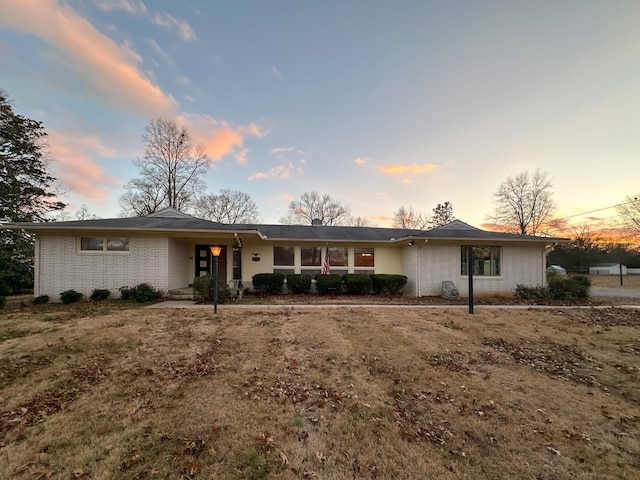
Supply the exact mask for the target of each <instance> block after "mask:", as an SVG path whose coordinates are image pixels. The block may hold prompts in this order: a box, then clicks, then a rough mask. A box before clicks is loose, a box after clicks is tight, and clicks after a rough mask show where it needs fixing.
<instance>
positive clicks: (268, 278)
mask: <svg viewBox="0 0 640 480" xmlns="http://www.w3.org/2000/svg"><path fill="white" fill-rule="evenodd" d="M252 280H253V290H254V291H255V292H256V293H259V294H261V295H277V294H278V293H282V285H283V284H284V275H283V274H282V273H257V274H255V275H254V276H253V277H252Z"/></svg>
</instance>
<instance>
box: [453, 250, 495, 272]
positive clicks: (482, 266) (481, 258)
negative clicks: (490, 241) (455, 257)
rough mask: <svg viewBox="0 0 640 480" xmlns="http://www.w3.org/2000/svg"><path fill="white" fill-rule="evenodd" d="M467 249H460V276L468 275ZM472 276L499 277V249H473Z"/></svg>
mask: <svg viewBox="0 0 640 480" xmlns="http://www.w3.org/2000/svg"><path fill="white" fill-rule="evenodd" d="M468 269H469V259H468V258H467V247H466V246H463V247H461V248H460V274H461V275H468V272H469V270H468ZM473 274H474V275H479V276H493V277H495V276H499V275H500V247H491V246H484V247H473Z"/></svg>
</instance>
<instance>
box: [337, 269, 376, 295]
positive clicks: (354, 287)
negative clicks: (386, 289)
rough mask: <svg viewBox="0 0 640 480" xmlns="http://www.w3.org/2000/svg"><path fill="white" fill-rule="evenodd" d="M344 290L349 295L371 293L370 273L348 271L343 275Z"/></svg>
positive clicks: (371, 281)
mask: <svg viewBox="0 0 640 480" xmlns="http://www.w3.org/2000/svg"><path fill="white" fill-rule="evenodd" d="M343 279H344V288H345V291H346V292H347V293H348V294H350V295H366V294H368V293H371V290H372V288H373V280H371V276H370V275H360V274H357V273H350V274H347V275H345V276H344V277H343Z"/></svg>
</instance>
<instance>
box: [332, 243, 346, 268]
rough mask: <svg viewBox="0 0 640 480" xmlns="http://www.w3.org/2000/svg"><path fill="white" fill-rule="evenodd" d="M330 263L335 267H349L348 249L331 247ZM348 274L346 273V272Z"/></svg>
mask: <svg viewBox="0 0 640 480" xmlns="http://www.w3.org/2000/svg"><path fill="white" fill-rule="evenodd" d="M329 262H330V264H331V269H333V267H346V266H348V265H349V256H348V253H347V248H346V247H329ZM345 273H346V272H345Z"/></svg>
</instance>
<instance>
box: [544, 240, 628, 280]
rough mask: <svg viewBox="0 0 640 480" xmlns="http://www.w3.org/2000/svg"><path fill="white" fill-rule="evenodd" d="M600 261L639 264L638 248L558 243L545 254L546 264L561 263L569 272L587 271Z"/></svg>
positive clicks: (617, 245) (618, 245) (616, 245)
mask: <svg viewBox="0 0 640 480" xmlns="http://www.w3.org/2000/svg"><path fill="white" fill-rule="evenodd" d="M602 263H622V264H623V265H626V266H633V265H636V266H640V250H638V249H637V248H636V249H634V248H630V247H629V246H627V245H620V244H596V243H594V244H591V245H588V246H579V245H575V244H568V245H558V246H556V247H555V248H554V249H553V251H551V252H550V253H549V255H548V256H547V265H561V266H562V267H564V268H565V269H566V270H567V272H570V273H588V272H589V267H590V266H594V265H598V264H602Z"/></svg>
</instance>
